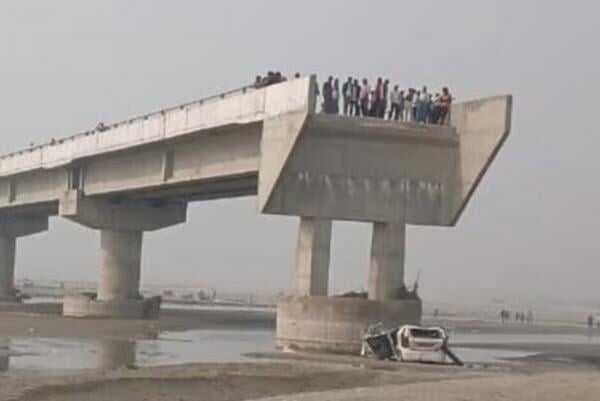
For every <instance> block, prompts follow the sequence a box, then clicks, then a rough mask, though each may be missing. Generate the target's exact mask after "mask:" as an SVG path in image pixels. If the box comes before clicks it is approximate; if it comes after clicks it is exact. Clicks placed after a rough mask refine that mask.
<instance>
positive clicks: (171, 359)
mask: <svg viewBox="0 0 600 401" xmlns="http://www.w3.org/2000/svg"><path fill="white" fill-rule="evenodd" d="M272 350H273V332H272V331H225V330H197V331H187V332H183V333H164V334H163V335H161V336H160V337H159V338H158V339H156V340H140V341H111V340H87V339H85V340H84V339H60V338H59V339H56V338H52V339H50V338H13V339H4V340H0V371H4V372H5V374H7V372H8V374H13V373H14V374H19V373H27V372H29V373H36V372H40V373H42V372H43V373H44V374H71V373H74V371H82V370H88V369H99V370H112V369H117V368H120V367H125V366H127V367H133V366H136V367H137V366H139V367H145V366H161V365H174V364H185V363H196V362H236V361H241V360H244V359H245V358H244V356H243V354H245V353H249V352H267V351H272ZM0 374H1V373H0Z"/></svg>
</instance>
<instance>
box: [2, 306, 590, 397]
mask: <svg viewBox="0 0 600 401" xmlns="http://www.w3.org/2000/svg"><path fill="white" fill-rule="evenodd" d="M274 323H275V315H274V313H273V312H269V311H234V310H231V311H228V310H226V311H223V310H214V311H213V310H202V311H178V310H173V311H164V312H163V314H162V317H161V319H160V320H159V321H157V322H148V321H112V320H76V319H65V318H62V317H60V316H58V315H52V314H23V313H0V338H1V337H23V336H31V337H57V338H90V339H91V338H93V339H126V340H134V339H142V338H151V337H152V336H156V334H157V333H158V332H160V331H163V330H168V331H182V330H190V329H211V330H214V329H219V330H222V329H226V330H240V331H252V330H272V329H273V328H274ZM457 326H460V329H461V330H476V331H478V332H479V331H481V332H485V333H491V334H494V333H496V334H499V335H502V334H503V333H504V334H506V333H509V334H514V333H519V332H524V333H526V334H539V335H545V334H572V333H575V334H578V333H579V334H581V333H582V332H581V330H580V329H578V328H568V327H546V328H544V327H527V328H519V327H517V326H515V327H506V326H505V327H500V326H495V325H494V324H478V323H477V322H463V323H461V324H459V325H457ZM500 338H501V337H500ZM465 345H467V346H470V347H487V348H504V349H515V348H520V347H523V348H527V347H530V348H531V350H532V351H535V352H536V354H535V355H534V356H529V357H526V358H521V359H517V360H510V361H503V362H501V363H491V364H483V365H472V366H469V367H468V368H456V367H439V366H422V365H404V364H399V363H393V362H376V361H366V360H363V359H360V358H357V357H342V356H331V355H329V356H324V355H314V354H306V355H304V354H300V355H294V354H279V353H275V352H273V353H262V354H256V355H254V358H255V359H254V362H247V363H210V364H209V363H200V364H192V365H185V366H183V365H180V366H162V367H148V368H135V367H133V366H130V368H129V369H127V368H121V369H118V370H115V371H86V372H79V373H77V374H73V375H69V376H51V375H46V374H44V373H43V372H42V373H37V374H34V375H31V374H30V375H25V376H23V375H11V374H8V375H5V376H1V375H0V400H2V401H3V400H11V401H16V400H19V401H21V400H22V401H29V400H34V401H35V400H39V401H42V400H46V401H64V400H73V401H75V400H77V401H81V400H90V401H100V400H110V401H115V400H127V401H137V400H140V401H141V400H157V401H161V400H165V401H166V400H168V401H172V400H186V401H191V400H203V401H211V400H214V401H221V400H252V399H262V398H266V397H278V396H280V397H282V398H275V399H277V400H278V401H283V400H288V401H291V400H306V401H312V400H319V401H322V400H344V401H349V400H398V399H402V400H415V401H421V400H422V401H425V400H427V401H429V400H463V401H464V400H484V399H485V400H535V399H539V400H548V401H553V400H557V401H558V400H561V401H563V400H582V401H587V400H590V401H592V400H593V401H596V400H597V399H598V396H597V395H598V394H600V380H599V379H600V373H599V372H600V371H599V370H598V366H599V364H598V360H600V351H598V350H597V348H598V346H597V345H596V344H577V345H574V344H573V345H572V344H551V343H545V342H540V344H533V345H532V344H528V345H525V344H521V345H519V346H518V347H515V345H514V344H504V343H502V341H499V342H497V343H494V344H490V345H482V344H477V343H474V344H465ZM312 393H317V394H312ZM399 394H401V395H402V397H401V398H400V397H399Z"/></svg>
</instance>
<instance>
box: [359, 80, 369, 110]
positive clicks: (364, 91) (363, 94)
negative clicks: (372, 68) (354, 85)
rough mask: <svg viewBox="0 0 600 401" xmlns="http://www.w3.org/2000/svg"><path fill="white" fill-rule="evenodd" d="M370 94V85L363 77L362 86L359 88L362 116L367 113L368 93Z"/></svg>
mask: <svg viewBox="0 0 600 401" xmlns="http://www.w3.org/2000/svg"><path fill="white" fill-rule="evenodd" d="M370 94H371V86H370V85H369V81H367V79H366V78H364V79H363V84H362V88H361V89H360V107H361V111H362V115H363V117H367V116H368V115H369V95H370Z"/></svg>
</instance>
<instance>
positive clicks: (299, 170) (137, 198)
mask: <svg viewBox="0 0 600 401" xmlns="http://www.w3.org/2000/svg"><path fill="white" fill-rule="evenodd" d="M315 85H316V82H315V79H314V77H310V78H309V77H307V78H301V79H296V80H292V81H288V82H285V83H281V84H278V85H273V86H269V87H266V88H263V89H257V90H254V89H252V88H247V89H243V90H240V91H236V92H232V93H228V94H225V95H221V96H217V97H214V98H211V99H205V100H202V101H198V102H193V103H189V104H185V105H182V106H178V107H174V108H170V109H166V110H163V111H160V112H157V113H153V114H149V115H145V116H141V117H137V118H133V119H130V120H127V121H124V122H121V123H118V124H114V125H111V126H108V127H107V128H106V129H103V130H97V131H90V132H85V133H82V134H78V135H75V136H72V137H69V138H64V139H59V140H57V141H53V142H52V143H48V144H46V145H43V146H38V147H35V148H31V149H27V150H23V151H20V152H16V153H12V154H9V155H5V156H2V157H0V300H3V301H12V300H13V297H14V258H15V246H16V239H17V238H19V237H24V236H27V235H31V234H35V233H38V232H41V231H44V230H47V228H48V218H49V217H50V216H61V217H63V218H67V219H69V220H72V221H75V222H77V223H79V224H81V225H84V226H86V227H89V228H91V229H95V230H99V231H100V233H101V236H100V238H101V240H100V247H101V249H102V252H101V260H100V261H98V265H99V266H100V274H99V286H98V292H97V297H90V296H81V297H71V298H66V299H65V301H64V314H65V315H67V316H103V317H120V318H137V317H143V316H145V315H147V314H148V309H147V305H146V303H145V302H144V300H143V299H142V298H141V296H140V294H139V284H140V270H141V264H140V260H141V253H142V240H143V233H144V232H145V231H152V230H159V229H161V228H164V227H168V226H172V225H175V224H181V223H184V222H185V221H186V208H187V204H188V203H189V202H192V201H206V200H211V199H218V198H229V197H239V196H256V197H257V209H258V211H259V212H260V213H268V214H280V215H292V216H299V217H300V224H299V236H298V247H297V255H296V261H295V267H294V286H293V288H291V290H290V294H289V296H288V297H286V298H284V299H282V300H281V302H280V304H279V306H278V328H277V337H278V341H279V343H280V344H281V345H296V346H299V347H307V348H310V347H312V348H328V349H338V350H346V349H347V350H354V349H355V348H356V346H357V342H358V340H359V339H360V333H361V332H362V330H364V327H365V325H366V324H367V323H369V322H372V321H383V322H385V323H388V324H399V323H403V322H418V321H419V320H420V317H421V304H420V301H418V300H414V299H412V300H411V299H402V297H403V291H402V290H403V288H404V246H405V227H406V225H407V224H413V225H430V226H448V227H451V226H454V225H455V224H456V223H457V221H458V220H459V218H460V216H461V213H462V212H463V210H464V208H465V207H466V205H467V203H468V202H469V199H470V198H471V196H472V194H473V192H474V191H475V189H476V187H477V185H478V183H479V182H480V180H481V179H482V177H483V175H484V173H485V171H486V170H487V168H488V167H489V165H490V163H491V162H492V160H493V158H494V156H495V154H496V153H497V152H498V150H499V149H500V147H501V145H502V143H503V142H504V140H505V139H506V137H507V136H508V133H509V131H510V121H511V109H512V99H511V97H510V96H498V97H492V98H488V99H482V100H476V101H472V102H467V103H462V104H456V105H453V107H452V113H451V115H452V124H451V126H430V125H418V124H414V123H402V122H393V121H383V120H379V119H357V118H353V117H341V116H331V115H324V114H318V113H316V107H315V106H316V101H317V100H316V96H315ZM333 220H352V221H362V222H368V223H371V224H373V238H372V245H371V247H372V248H371V266H370V267H369V268H370V273H369V283H368V288H369V296H368V298H369V299H368V300H365V299H344V298H333V297H328V293H327V288H328V278H329V247H330V240H331V222H332V221H333Z"/></svg>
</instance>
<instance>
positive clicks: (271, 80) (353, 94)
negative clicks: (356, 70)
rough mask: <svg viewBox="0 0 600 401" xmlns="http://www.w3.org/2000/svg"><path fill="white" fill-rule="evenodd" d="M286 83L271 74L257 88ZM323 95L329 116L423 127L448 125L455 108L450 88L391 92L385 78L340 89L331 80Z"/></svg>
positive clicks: (355, 81) (350, 82)
mask: <svg viewBox="0 0 600 401" xmlns="http://www.w3.org/2000/svg"><path fill="white" fill-rule="evenodd" d="M297 78H300V74H299V73H296V74H294V79H297ZM285 81H287V78H286V77H285V76H284V75H283V74H282V73H281V72H275V71H269V72H268V73H267V75H265V76H261V75H257V76H256V79H255V80H254V84H253V86H254V88H256V89H260V88H264V87H267V86H270V85H275V84H278V83H281V82H285ZM321 95H322V96H323V102H322V105H321V106H322V107H321V109H322V111H323V113H326V114H343V115H345V116H356V117H361V116H362V117H375V118H382V119H388V120H395V121H412V122H418V123H422V124H440V125H445V124H448V122H449V115H450V107H451V105H452V94H451V93H450V90H449V89H448V88H447V87H443V88H442V90H441V92H439V93H435V94H433V93H430V92H429V91H428V89H427V87H426V86H423V87H422V88H421V89H420V90H418V89H414V88H408V89H406V90H404V89H400V86H399V85H394V87H393V88H391V90H390V81H389V80H388V79H386V80H383V79H382V78H378V79H377V81H376V83H375V85H373V86H372V85H371V84H370V83H369V81H368V80H367V79H366V78H364V79H362V80H361V81H359V80H358V79H355V78H352V77H349V78H348V79H347V80H346V81H345V82H344V83H343V84H342V85H340V80H339V79H337V78H333V77H331V76H330V77H329V78H328V79H327V81H325V83H323V86H322V88H319V86H318V85H317V96H321ZM340 105H341V107H340Z"/></svg>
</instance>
